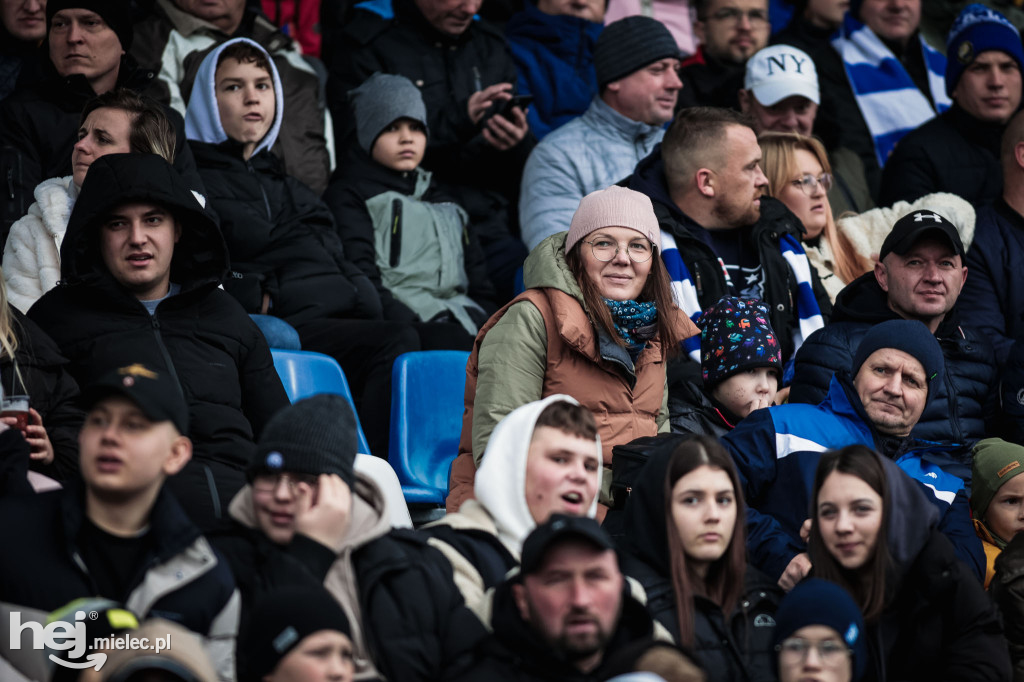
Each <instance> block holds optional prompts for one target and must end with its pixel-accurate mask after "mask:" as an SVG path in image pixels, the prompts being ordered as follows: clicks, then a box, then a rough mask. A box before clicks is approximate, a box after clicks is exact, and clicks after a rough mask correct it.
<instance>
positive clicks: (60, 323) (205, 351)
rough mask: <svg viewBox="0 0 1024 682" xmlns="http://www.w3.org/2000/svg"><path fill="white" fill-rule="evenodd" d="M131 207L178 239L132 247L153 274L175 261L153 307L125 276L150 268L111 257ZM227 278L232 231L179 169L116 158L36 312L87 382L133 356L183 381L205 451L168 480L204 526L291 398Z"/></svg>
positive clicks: (75, 221)
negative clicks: (227, 236) (153, 211)
mask: <svg viewBox="0 0 1024 682" xmlns="http://www.w3.org/2000/svg"><path fill="white" fill-rule="evenodd" d="M127 205H148V206H152V207H156V208H158V209H161V210H163V211H166V212H167V213H168V214H170V216H171V217H172V220H173V221H174V223H175V224H176V225H177V228H176V229H177V230H178V234H179V238H178V241H177V242H176V243H173V244H172V245H171V249H170V253H169V254H168V253H166V252H165V251H164V250H163V249H161V248H158V247H157V246H156V245H155V244H154V243H152V242H151V241H149V240H148V238H146V239H145V240H144V241H142V242H140V243H139V244H134V243H133V244H132V245H131V253H132V254H137V255H138V256H140V257H144V256H146V255H147V254H148V256H150V257H152V258H150V259H149V260H151V261H152V264H151V265H147V266H145V269H146V270H149V269H151V268H153V267H155V266H156V265H158V264H163V263H165V262H166V259H167V258H169V259H170V262H169V264H168V265H167V267H169V273H167V274H168V277H169V286H168V288H167V289H166V290H165V291H166V294H162V297H161V298H158V299H156V300H153V301H146V302H145V303H144V302H143V301H142V300H140V298H138V296H137V295H136V293H135V290H134V289H132V288H130V285H131V284H132V282H131V281H130V280H128V279H125V274H124V272H123V271H124V270H125V268H126V267H140V266H134V265H130V259H128V258H127V257H126V258H125V261H121V260H120V259H118V258H116V257H114V256H111V262H112V263H113V264H114V265H115V266H116V267H117V268H118V272H117V273H115V272H113V271H112V270H111V269H110V266H108V264H107V258H105V257H104V255H103V254H102V253H101V242H102V241H103V240H104V239H106V237H105V236H104V235H105V233H107V232H109V231H110V230H109V228H108V227H107V226H106V221H107V218H108V216H110V214H111V213H112V212H113V211H115V210H118V211H122V209H123V207H124V206H127ZM122 212H123V211H122ZM147 220H150V219H147ZM133 229H135V228H133ZM147 229H151V228H147ZM134 239H135V237H133V238H132V240H134ZM127 274H128V275H132V274H133V273H132V271H128V272H127ZM227 275H228V260H227V251H226V249H225V248H224V238H223V237H222V236H221V234H220V231H219V230H218V229H217V225H216V223H215V222H214V221H213V219H212V218H211V217H210V216H209V214H208V213H207V212H206V211H205V210H204V209H203V207H202V205H201V204H200V202H199V200H198V199H197V198H196V197H195V195H193V193H192V192H191V191H190V190H189V189H188V187H187V186H186V185H185V183H184V182H183V181H182V179H181V176H180V175H178V173H177V171H175V170H174V169H173V168H172V167H171V166H170V165H169V164H168V163H167V162H166V161H164V160H163V159H161V158H160V157H158V156H155V155H152V154H110V155H107V156H104V157H102V158H101V159H97V160H96V161H95V162H94V163H93V165H92V166H91V167H90V168H89V176H88V177H87V179H86V182H85V183H84V184H83V186H82V191H81V193H80V194H79V197H78V201H77V202H76V204H75V208H74V211H73V212H72V214H71V219H70V221H69V223H68V230H67V233H66V234H65V236H64V241H63V243H62V244H61V276H62V278H63V282H62V283H61V284H60V285H58V286H57V288H56V289H52V290H50V291H49V292H47V293H46V294H45V295H44V296H43V297H42V298H41V299H39V301H37V302H36V304H35V305H34V306H32V310H31V311H30V315H29V319H30V320H32V321H33V322H35V323H37V324H38V325H39V326H40V327H41V328H42V329H43V331H45V332H46V333H48V334H49V335H50V336H51V338H53V340H54V341H55V342H56V343H57V346H58V347H59V348H60V350H61V353H62V354H63V355H64V356H66V357H67V358H68V360H69V365H68V370H69V371H70V373H71V375H72V376H73V377H74V378H75V380H76V381H77V382H78V384H79V385H86V384H89V383H91V382H92V381H93V380H94V379H95V378H96V377H97V376H99V375H101V374H102V373H103V372H104V371H105V370H107V369H110V368H111V367H119V366H121V365H122V364H123V363H124V359H125V358H133V359H136V360H138V361H140V362H144V363H146V364H147V365H148V366H152V367H158V368H161V369H162V370H163V371H166V372H168V373H170V375H171V376H173V377H174V379H175V384H176V385H177V386H178V387H179V389H180V390H181V391H182V393H183V394H184V396H185V400H186V402H187V404H188V407H189V414H190V418H191V428H190V431H189V436H190V437H191V438H192V441H193V443H194V446H195V455H194V457H193V458H192V460H191V461H190V462H189V464H187V465H186V466H185V468H184V470H183V471H182V472H181V473H179V474H178V475H177V476H175V477H173V478H172V479H171V480H170V482H169V486H170V487H171V489H172V490H173V491H174V492H175V494H176V495H178V497H179V499H180V500H181V501H182V502H183V503H184V505H185V508H186V509H188V510H189V513H190V514H191V515H192V517H193V520H195V521H196V522H197V525H199V526H200V527H201V528H204V529H205V528H208V527H210V526H212V525H215V524H216V523H217V521H218V520H222V519H223V518H224V517H225V516H226V514H225V509H224V507H225V505H226V504H227V502H228V500H230V498H231V496H232V495H233V494H234V493H235V492H236V491H237V490H238V489H239V488H240V487H241V486H242V485H243V484H244V483H245V476H244V475H243V471H244V470H245V467H246V466H247V465H248V461H249V455H250V449H251V447H252V443H253V440H254V438H255V435H256V434H258V433H259V431H260V429H261V428H262V427H263V424H264V422H266V420H267V419H269V418H270V415H272V414H273V413H274V412H276V411H277V410H278V409H279V408H281V407H283V406H284V405H286V404H288V397H287V395H286V394H285V392H284V388H283V387H282V386H281V380H280V379H279V378H278V375H277V372H276V371H275V370H274V364H273V360H272V358H271V356H270V350H269V348H267V342H266V340H265V339H264V338H263V335H262V334H261V333H260V330H259V329H258V328H257V327H256V325H255V324H254V323H253V322H252V320H251V319H249V316H248V315H246V314H245V311H244V310H242V308H241V306H239V305H238V303H237V302H236V301H235V299H233V298H232V297H231V296H229V295H228V294H226V293H224V291H222V290H221V289H219V288H218V285H219V284H220V283H221V282H222V281H224V279H225V278H226V277H227ZM147 304H148V305H147ZM150 308H151V310H150Z"/></svg>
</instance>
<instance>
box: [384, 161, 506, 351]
mask: <svg viewBox="0 0 1024 682" xmlns="http://www.w3.org/2000/svg"><path fill="white" fill-rule="evenodd" d="M429 187H430V173H429V172H427V171H425V170H423V169H422V168H417V169H416V188H415V190H414V191H413V194H412V195H407V194H403V193H401V192H398V191H394V190H392V191H387V192H382V193H381V194H378V195H376V196H374V197H371V198H370V199H369V200H367V202H366V210H367V211H368V212H369V214H370V219H371V221H372V222H373V231H374V246H375V248H376V252H377V268H378V270H380V274H381V280H382V282H383V284H384V286H385V287H386V288H387V289H388V290H389V291H390V292H391V294H392V295H393V296H394V297H395V298H397V299H398V300H399V301H401V302H402V303H404V304H405V305H406V306H408V307H409V308H410V309H411V310H412V311H413V312H415V313H416V314H417V315H419V316H420V319H422V320H424V321H429V320H430V319H432V318H433V317H435V316H436V315H438V314H439V313H444V312H445V311H448V312H450V313H451V314H452V316H453V317H454V318H455V319H457V320H458V321H459V324H461V325H462V326H463V327H464V328H465V329H466V331H467V332H469V333H470V334H476V332H477V324H476V322H474V321H473V317H472V316H471V314H470V312H469V311H473V315H474V316H476V318H477V319H483V318H484V316H485V315H486V313H485V312H484V311H483V309H482V308H481V307H480V306H479V305H477V304H476V303H475V302H474V301H473V299H471V298H470V297H469V296H468V295H467V293H466V292H467V290H468V289H469V278H468V277H467V276H466V271H465V269H464V267H463V263H464V260H465V256H464V251H463V247H464V245H465V242H466V241H467V240H468V234H467V225H468V222H469V217H468V216H467V214H466V212H465V211H464V210H463V209H462V208H461V207H460V206H458V205H456V204H453V203H431V202H427V201H423V194H424V193H425V192H426V191H427V189H428V188H429Z"/></svg>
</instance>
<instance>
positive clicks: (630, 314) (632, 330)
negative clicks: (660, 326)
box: [604, 298, 658, 348]
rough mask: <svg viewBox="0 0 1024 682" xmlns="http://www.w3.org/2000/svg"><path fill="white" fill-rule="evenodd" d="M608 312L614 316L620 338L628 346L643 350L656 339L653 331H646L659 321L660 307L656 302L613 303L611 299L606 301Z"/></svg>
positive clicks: (613, 319) (613, 321)
mask: <svg viewBox="0 0 1024 682" xmlns="http://www.w3.org/2000/svg"><path fill="white" fill-rule="evenodd" d="M604 302H605V305H607V306H608V311H609V312H611V314H612V323H613V324H614V325H615V331H617V332H618V333H619V338H621V339H622V340H623V341H625V342H626V345H627V346H630V347H631V348H632V347H637V346H639V347H640V348H643V346H644V344H645V343H647V341H648V340H649V339H651V338H653V337H654V334H653V333H651V331H655V332H656V330H649V329H645V328H647V327H653V325H654V324H656V323H657V321H658V306H657V304H656V303H655V302H654V301H647V302H644V303H641V302H639V301H632V300H630V301H613V300H612V299H610V298H606V299H604Z"/></svg>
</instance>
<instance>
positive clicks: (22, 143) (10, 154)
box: [0, 56, 203, 246]
mask: <svg viewBox="0 0 1024 682" xmlns="http://www.w3.org/2000/svg"><path fill="white" fill-rule="evenodd" d="M44 68H45V74H46V77H45V78H44V80H42V81H40V82H39V83H38V84H36V85H35V87H33V88H32V89H30V90H25V91H23V92H17V93H15V94H13V95H11V96H10V97H8V98H7V99H5V100H4V101H3V102H2V103H0V177H2V178H3V183H4V184H3V193H2V199H0V208H2V211H0V219H2V223H0V246H2V244H3V243H4V242H6V241H7V233H8V231H9V230H10V229H11V225H12V224H14V221H16V220H18V219H19V218H21V217H22V216H24V215H25V214H26V213H27V212H28V207H29V206H31V205H32V203H33V202H34V201H35V197H34V195H33V191H34V190H35V188H36V186H37V185H38V184H39V183H40V182H42V181H43V180H46V179H48V178H59V177H64V176H66V175H71V151H72V148H73V147H74V146H75V142H77V141H78V124H79V121H80V119H81V118H82V109H83V108H84V107H85V105H86V103H87V102H88V101H89V100H90V99H92V98H93V97H95V96H96V93H95V92H93V90H92V87H91V86H90V85H89V83H88V81H86V79H85V76H82V75H72V76H67V77H61V76H60V75H58V74H57V72H56V71H55V70H54V68H53V66H51V65H50V64H49V62H47V64H46V65H45V67H44ZM154 78H156V71H152V70H147V69H140V68H138V67H137V66H136V64H135V62H134V60H133V59H132V58H131V57H128V56H125V57H123V58H122V59H121V66H120V70H119V71H118V75H117V85H116V87H119V88H128V89H129V90H134V91H136V92H142V90H143V89H145V88H146V87H147V86H148V85H149V84H150V82H151V81H152V80H153V79H154ZM164 112H165V113H166V114H167V117H168V119H169V120H170V121H171V124H172V125H173V126H174V131H175V133H176V134H177V138H178V139H177V142H178V144H177V147H176V148H175V158H174V166H175V168H177V169H178V171H180V172H181V174H182V175H183V176H184V177H185V178H187V179H188V181H189V185H190V187H192V188H194V189H196V190H198V191H202V189H203V188H202V184H200V183H199V177H198V175H196V172H195V161H194V160H193V159H192V152H191V151H190V150H189V148H188V145H187V144H185V122H184V120H183V119H182V118H181V116H180V115H179V114H178V113H177V112H175V111H173V110H171V109H170V108H168V107H164Z"/></svg>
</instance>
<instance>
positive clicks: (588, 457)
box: [425, 394, 602, 615]
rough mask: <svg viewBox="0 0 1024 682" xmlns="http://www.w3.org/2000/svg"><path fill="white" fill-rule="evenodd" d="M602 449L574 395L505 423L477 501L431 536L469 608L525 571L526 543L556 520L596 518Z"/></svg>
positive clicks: (479, 481) (494, 438)
mask: <svg viewBox="0 0 1024 682" xmlns="http://www.w3.org/2000/svg"><path fill="white" fill-rule="evenodd" d="M601 461H602V460H601V442H600V440H599V437H598V435H597V424H596V423H595V422H594V417H593V415H592V414H590V411H589V410H587V408H585V407H583V406H582V405H580V404H579V403H578V402H577V401H576V400H575V399H574V398H572V397H571V396H568V395H561V394H558V395H552V396H548V397H547V398H544V399H543V400H537V401H534V402H531V403H527V404H526V405H523V406H522V407H519V408H517V409H515V410H513V411H512V412H511V413H510V414H509V415H508V416H507V417H505V419H503V420H502V421H501V422H500V423H499V424H498V425H497V427H495V429H494V432H493V433H492V434H491V438H490V440H489V441H488V443H487V451H486V453H485V454H484V457H483V460H482V461H481V464H480V468H479V469H478V470H477V472H476V479H475V482H474V492H475V495H476V499H474V500H467V501H466V502H465V503H463V505H462V507H461V508H460V510H459V512H458V513H455V514H448V515H447V516H446V517H445V518H444V519H442V520H440V521H438V522H437V523H435V524H433V525H432V526H429V527H428V528H426V529H425V530H426V532H429V533H430V534H431V536H432V537H431V539H430V544H432V545H434V546H435V547H437V548H438V549H439V550H441V553H442V554H444V555H445V557H447V558H448V561H450V562H451V564H452V569H453V571H454V574H455V584H456V585H457V586H458V588H459V589H460V590H461V591H462V596H463V598H464V599H465V601H466V605H467V606H469V608H471V609H473V611H474V612H476V613H477V614H478V615H480V614H481V613H482V611H481V607H482V606H483V602H484V593H485V592H486V591H487V590H488V589H489V588H491V587H494V586H495V585H497V584H498V583H500V582H501V581H502V580H504V578H505V574H506V573H507V572H508V571H509V570H510V569H512V568H514V567H516V566H518V565H519V561H520V553H521V551H522V547H523V541H524V540H525V539H526V536H527V535H529V534H530V532H531V531H532V530H533V529H534V528H536V527H537V524H539V523H543V522H544V521H546V520H547V519H548V517H549V516H551V514H554V513H560V514H572V515H579V516H583V515H586V516H589V517H591V518H593V517H594V515H595V514H596V512H597V493H598V491H599V490H600V488H601V469H602V466H601Z"/></svg>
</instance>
